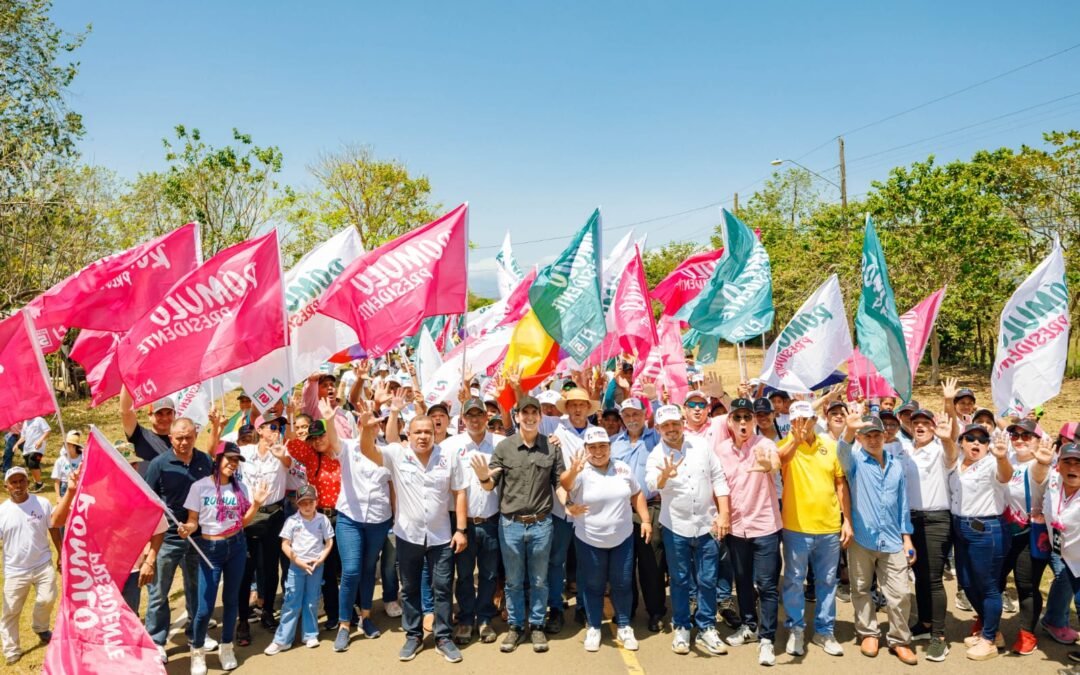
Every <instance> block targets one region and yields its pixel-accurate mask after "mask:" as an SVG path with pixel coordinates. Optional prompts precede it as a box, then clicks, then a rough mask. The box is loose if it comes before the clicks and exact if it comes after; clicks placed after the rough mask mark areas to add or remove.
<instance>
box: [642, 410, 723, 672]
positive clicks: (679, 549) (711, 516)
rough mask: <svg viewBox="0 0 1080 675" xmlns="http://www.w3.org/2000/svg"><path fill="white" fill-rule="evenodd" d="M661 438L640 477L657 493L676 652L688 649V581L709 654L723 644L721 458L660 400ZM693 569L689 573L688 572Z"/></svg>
mask: <svg viewBox="0 0 1080 675" xmlns="http://www.w3.org/2000/svg"><path fill="white" fill-rule="evenodd" d="M656 424H657V426H658V427H659V429H660V433H661V435H662V440H661V442H660V443H659V444H658V445H657V446H656V447H655V448H653V450H652V452H651V453H649V458H648V461H647V462H646V465H645V481H646V483H648V485H649V489H650V490H654V491H657V492H659V493H660V524H661V525H662V526H663V528H662V536H663V538H664V551H666V553H667V558H668V570H669V572H670V573H671V604H672V613H673V616H672V623H673V625H674V627H675V637H674V639H673V640H672V642H671V649H672V651H674V652H675V653H676V654H688V653H689V652H690V627H691V626H690V625H691V616H690V585H691V583H693V582H694V581H696V585H697V607H698V609H697V613H696V615H695V616H694V617H693V623H694V624H696V625H697V629H698V639H699V640H701V642H702V643H703V644H704V645H705V648H706V649H708V650H709V651H710V652H711V653H713V654H726V653H727V648H726V647H725V646H724V641H723V640H721V639H720V635H719V634H718V633H717V632H716V627H715V624H716V612H715V608H716V569H717V562H718V560H719V557H720V549H719V544H718V543H717V541H716V539H715V538H714V536H713V534H714V533H715V534H716V536H719V537H724V536H727V534H728V533H729V532H730V531H731V509H730V502H729V499H728V484H727V479H726V478H725V477H724V469H723V467H722V466H721V464H720V459H719V458H718V457H717V456H716V455H715V454H714V453H713V452H711V451H710V449H709V448H707V447H705V445H704V444H702V443H701V442H700V441H698V440H696V439H693V438H690V437H689V436H687V435H686V434H684V433H683V420H682V412H681V411H680V410H679V408H678V406H674V405H665V406H661V407H660V408H659V409H657V411H656ZM691 570H693V572H691Z"/></svg>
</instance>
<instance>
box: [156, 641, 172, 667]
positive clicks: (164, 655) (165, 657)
mask: <svg viewBox="0 0 1080 675" xmlns="http://www.w3.org/2000/svg"><path fill="white" fill-rule="evenodd" d="M157 653H158V658H159V659H161V662H162V663H168V662H169V653H168V652H166V651H165V647H164V646H163V645H158V646H157Z"/></svg>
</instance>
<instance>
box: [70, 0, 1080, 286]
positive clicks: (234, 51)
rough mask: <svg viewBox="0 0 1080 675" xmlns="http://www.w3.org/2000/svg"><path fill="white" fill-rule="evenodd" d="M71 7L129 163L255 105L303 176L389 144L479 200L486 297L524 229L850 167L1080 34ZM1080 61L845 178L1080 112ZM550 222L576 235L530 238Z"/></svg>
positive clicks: (110, 163) (527, 255)
mask: <svg viewBox="0 0 1080 675" xmlns="http://www.w3.org/2000/svg"><path fill="white" fill-rule="evenodd" d="M53 16H54V18H55V19H56V20H57V22H58V23H60V25H61V26H63V27H64V28H68V29H72V30H75V29H78V28H79V27H80V26H82V25H85V24H87V23H93V31H92V32H91V34H90V36H89V37H88V39H87V41H86V44H85V46H84V47H82V48H81V49H80V50H79V51H78V52H77V58H78V60H79V61H80V62H81V64H82V65H81V72H80V74H79V77H78V78H77V80H76V81H75V83H74V85H73V86H72V88H71V105H72V106H73V108H74V109H76V110H77V111H79V112H80V113H82V114H83V115H84V121H85V123H86V126H87V129H88V133H87V136H86V138H85V140H84V141H83V143H82V147H83V151H84V153H85V157H86V159H87V160H88V161H90V162H92V163H96V164H100V165H104V166H107V167H109V168H112V169H114V170H116V171H117V172H118V173H119V174H120V175H122V176H124V177H128V178H133V177H134V176H135V175H136V174H137V173H138V172H140V171H147V170H153V169H158V168H161V167H162V166H163V165H164V160H163V152H162V146H161V138H162V137H164V136H167V135H170V133H171V129H172V127H173V126H174V125H175V124H178V123H183V124H185V125H187V126H189V127H198V128H200V129H201V130H202V131H203V134H204V137H205V138H206V139H208V140H209V141H210V142H212V143H226V142H228V140H229V139H230V130H231V128H232V127H234V126H235V127H239V128H240V129H241V130H243V131H245V132H247V133H250V134H252V135H253V136H254V140H255V141H256V143H258V144H260V145H267V144H274V145H278V146H279V147H280V148H281V149H282V151H283V153H284V157H285V169H284V172H283V175H282V180H283V181H284V182H286V183H290V184H294V185H301V186H303V185H310V184H311V179H310V178H309V176H308V174H307V170H306V167H307V165H308V164H310V163H311V162H312V161H313V160H314V159H315V158H316V157H317V156H318V155H319V153H320V152H322V151H325V150H333V149H334V148H336V147H338V146H340V145H341V144H342V143H363V144H370V145H371V146H373V148H374V150H375V152H376V154H377V155H379V156H382V157H387V158H396V159H400V160H402V161H404V162H405V163H406V164H407V165H408V167H409V169H410V170H411V171H412V172H414V173H422V174H426V175H427V176H428V177H429V178H430V179H431V181H432V184H433V186H434V191H435V197H436V199H438V200H439V201H441V202H442V203H443V204H445V205H446V206H447V207H452V206H454V205H456V204H458V203H460V202H462V201H466V200H468V201H469V202H470V207H471V209H470V210H471V219H470V227H471V231H470V238H471V239H472V240H473V241H474V242H475V243H476V244H477V245H479V246H480V247H481V248H478V249H476V250H474V251H473V252H472V253H471V257H470V260H471V264H470V268H471V276H470V283H471V285H472V286H473V287H474V288H475V289H476V290H478V291H480V292H482V293H485V294H492V293H493V283H492V278H493V277H492V271H491V270H492V263H493V261H492V256H493V255H494V253H495V250H496V247H497V246H498V244H499V243H500V242H501V240H502V236H503V233H504V232H505V231H506V230H507V229H509V230H510V232H511V236H512V237H513V239H514V241H515V253H516V255H517V258H518V260H519V261H520V262H521V263H522V266H527V265H531V264H533V263H535V262H547V261H549V260H550V259H551V258H552V257H553V256H554V255H555V254H556V253H557V252H558V250H560V249H561V248H562V246H564V245H565V243H567V241H568V239H569V237H570V236H572V234H573V233H574V231H575V230H576V229H577V228H579V227H580V226H581V225H582V224H583V223H584V222H585V220H586V218H587V217H588V215H589V214H590V213H591V211H592V209H593V208H595V207H596V206H597V205H600V206H602V207H603V214H604V226H605V228H619V227H621V226H625V225H628V224H630V223H635V222H638V221H643V220H652V219H655V218H657V217H660V216H666V215H667V214H673V213H679V212H683V211H687V210H690V209H695V208H697V207H701V206H704V205H707V204H712V203H715V202H721V201H724V202H725V205H730V200H731V197H732V194H733V193H734V192H736V191H738V192H739V193H740V199H746V198H748V197H749V196H750V194H751V193H752V192H753V189H754V188H755V187H758V186H760V184H761V182H760V181H761V179H763V178H764V177H766V176H768V175H769V173H770V172H771V171H772V170H773V169H772V167H771V166H770V165H769V162H770V160H772V159H774V158H776V157H785V158H794V159H797V160H798V161H800V162H802V163H803V164H805V165H806V166H808V167H810V168H811V169H814V170H815V171H818V172H820V173H821V174H823V175H824V176H826V177H828V178H830V179H832V180H834V181H837V182H838V176H837V171H836V169H835V168H834V167H835V165H836V163H837V158H836V144H835V142H831V143H830V142H829V140H830V139H831V138H833V137H834V136H836V135H837V134H839V133H842V132H847V131H852V130H855V129H858V128H859V127H862V126H863V125H866V124H868V123H870V122H874V121H875V120H879V119H881V118H884V117H886V116H888V115H891V114H894V113H897V112H900V111H903V110H905V109H907V108H910V107H912V106H915V105H917V104H920V103H923V102H925V101H928V100H930V99H933V98H935V97H938V96H941V95H943V94H946V93H949V92H952V91H954V90H957V89H960V88H962V87H965V86H968V85H971V84H975V83H977V82H979V81H981V80H984V79H987V78H989V77H992V76H994V75H997V74H999V73H1002V72H1005V71H1008V70H1010V69H1012V68H1015V67H1016V66H1020V65H1023V64H1025V63H1028V62H1030V61H1034V60H1035V59H1038V58H1041V57H1044V56H1047V55H1049V54H1052V53H1054V52H1057V51H1059V50H1062V49H1065V48H1067V47H1070V46H1072V45H1074V44H1076V43H1078V42H1080V37H1078V35H1080V33H1077V31H1076V27H1077V26H1080V4H1077V3H1065V2H1047V3H1015V2H1010V3H1005V2H981V3H976V2H956V3H944V2H940V1H938V2H906V3H866V2H861V3H854V2H851V3H809V2H767V3H741V4H739V5H735V4H727V3H716V2H670V3H660V2H651V3H640V2H565V1H554V2H531V3H526V2H513V3H507V2H462V3H449V2H409V3H405V2H380V3H368V2H311V3H297V2H277V1H268V0H266V1H262V2H257V3H256V2H227V3H223V2H207V1H203V0H191V1H189V2H186V3H182V4H180V3H160V2H145V0H144V1H140V2H136V1H134V0H124V1H120V0H114V1H111V2H108V3H90V2H77V1H75V0H63V1H61V2H58V3H57V6H56V7H55V8H54V12H53ZM1078 72H1080V49H1074V50H1072V51H1069V52H1067V53H1065V54H1062V55H1060V56H1057V57H1055V58H1052V59H1049V60H1046V61H1044V62H1042V63H1040V64H1037V65H1034V66H1032V67H1030V68H1026V69H1023V70H1021V71H1019V72H1017V73H1014V74H1012V75H1009V76H1006V77H1003V78H1000V79H998V80H995V81H994V82H991V83H989V84H986V85H984V86H980V87H977V88H975V89H972V90H971V91H968V92H965V93H962V94H959V95H957V96H955V97H952V98H949V99H947V100H945V101H942V102H939V103H936V104H933V105H929V106H927V107H925V108H923V109H921V110H918V111H915V112H912V113H910V114H907V115H903V116H900V117H898V118H896V119H893V120H890V121H887V122H884V123H881V124H878V125H875V126H872V127H870V128H867V129H863V130H860V131H854V132H853V133H848V134H847V135H846V137H845V138H846V145H847V159H848V191H849V194H850V195H857V194H858V193H861V192H863V191H865V190H866V189H867V187H868V186H869V183H870V181H871V180H874V179H878V178H882V177H884V176H885V174H886V172H887V171H888V169H889V168H890V167H892V166H894V165H897V164H906V163H909V162H912V161H915V160H920V159H925V157H926V156H927V155H928V154H930V153H934V154H936V155H937V156H938V157H940V158H943V159H951V158H954V157H967V156H969V155H970V154H971V153H972V152H973V151H974V150H976V149H978V148H982V147H997V146H1001V145H1010V146H1017V145H1019V144H1020V143H1025V142H1026V143H1028V144H1037V143H1038V142H1039V141H1040V134H1041V132H1042V131H1044V130H1049V129H1053V128H1072V127H1077V126H1080V96H1076V97H1073V98H1068V99H1065V100H1062V101H1059V102H1056V103H1050V104H1046V105H1039V104H1043V103H1045V102H1048V101H1051V100H1053V99H1057V98H1060V97H1063V96H1067V95H1069V94H1073V93H1076V92H1080V76H1078V75H1077V73H1078ZM1029 106H1037V107H1034V108H1032V109H1031V110H1028V111H1025V112H1018V113H1017V114H1015V115H1010V116H1007V117H1004V118H1002V119H1000V120H997V121H994V122H989V123H986V124H979V125H978V126H974V127H972V128H970V129H967V130H965V131H960V132H955V133H947V132H952V131H953V130H956V129H959V128H961V127H965V126H968V125H973V124H977V123H981V122H985V121H987V120H991V119H993V118H996V117H999V116H1002V115H1006V114H1007V113H1012V112H1015V111H1020V110H1022V109H1024V108H1027V107H1029ZM932 136H938V137H937V138H932V139H930V140H927V141H924V142H916V141H921V139H927V138H929V137H932ZM822 144H824V146H823V147H818V146H822ZM908 144H910V145H908ZM897 146H906V147H899V148H898V147H897ZM814 148H817V149H816V150H814V151H813V152H808V151H810V150H812V149H814ZM892 148H897V149H895V150H891V149H892ZM886 150H888V152H883V151H886ZM822 186H823V189H824V190H825V193H826V194H827V195H829V196H832V197H834V198H836V199H838V198H839V197H838V192H837V191H836V190H835V189H834V188H832V187H831V186H829V185H827V184H825V183H822ZM716 222H717V210H716V208H715V207H710V208H705V209H699V210H696V211H693V212H691V213H687V214H684V215H679V216H674V217H665V218H661V219H658V220H654V221H653V222H650V223H648V224H645V225H640V226H638V227H637V228H636V231H637V232H638V234H641V233H644V232H647V233H648V234H649V244H650V245H660V244H663V243H666V242H668V241H672V240H696V241H705V240H706V239H707V237H708V235H709V233H710V232H711V231H712V226H713V225H714V224H715V223H716ZM625 231H626V230H625V229H612V230H611V231H610V232H609V233H608V234H605V245H606V246H607V247H610V246H611V245H613V244H614V243H615V241H616V240H617V238H618V237H619V236H620V235H622V234H623V233H624V232H625ZM551 237H565V238H566V239H561V240H555V241H542V242H536V243H525V242H529V241H532V240H536V239H546V238H551ZM485 247H487V248H485Z"/></svg>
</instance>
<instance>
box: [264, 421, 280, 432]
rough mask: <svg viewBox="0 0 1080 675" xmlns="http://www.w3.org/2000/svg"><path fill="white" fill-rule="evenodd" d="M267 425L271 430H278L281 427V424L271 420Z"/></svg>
mask: <svg viewBox="0 0 1080 675" xmlns="http://www.w3.org/2000/svg"><path fill="white" fill-rule="evenodd" d="M266 426H267V427H268V428H269V429H270V431H277V430H278V429H280V428H281V426H280V425H278V424H277V423H276V422H271V423H270V424H267V425H266Z"/></svg>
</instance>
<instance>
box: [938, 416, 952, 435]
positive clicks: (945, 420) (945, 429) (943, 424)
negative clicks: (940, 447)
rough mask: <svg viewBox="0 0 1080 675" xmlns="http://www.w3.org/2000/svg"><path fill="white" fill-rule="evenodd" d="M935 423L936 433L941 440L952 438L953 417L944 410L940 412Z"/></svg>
mask: <svg viewBox="0 0 1080 675" xmlns="http://www.w3.org/2000/svg"><path fill="white" fill-rule="evenodd" d="M935 419H936V420H937V422H935V423H934V435H935V436H937V437H938V438H940V439H941V440H947V439H950V438H952V419H950V418H949V416H948V415H946V414H945V413H944V412H942V413H939V414H938V415H937V416H936V417H935Z"/></svg>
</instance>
